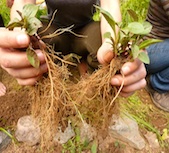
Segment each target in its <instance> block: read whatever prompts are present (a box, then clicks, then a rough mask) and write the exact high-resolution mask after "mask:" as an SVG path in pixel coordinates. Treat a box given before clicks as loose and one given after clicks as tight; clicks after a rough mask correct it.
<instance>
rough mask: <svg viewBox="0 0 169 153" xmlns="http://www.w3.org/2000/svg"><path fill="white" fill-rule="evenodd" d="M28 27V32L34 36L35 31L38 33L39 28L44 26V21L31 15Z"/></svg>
mask: <svg viewBox="0 0 169 153" xmlns="http://www.w3.org/2000/svg"><path fill="white" fill-rule="evenodd" d="M27 22H28V23H27V24H28V25H27V27H25V28H26V31H27V33H28V34H29V35H30V36H32V35H34V34H35V33H37V31H38V29H39V28H40V27H42V23H41V21H40V20H39V19H37V18H36V17H31V18H28V20H27Z"/></svg>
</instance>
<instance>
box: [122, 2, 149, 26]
mask: <svg viewBox="0 0 169 153" xmlns="http://www.w3.org/2000/svg"><path fill="white" fill-rule="evenodd" d="M148 6H149V0H121V12H122V20H123V24H124V26H125V25H126V24H127V23H128V22H130V21H131V17H130V16H129V15H126V14H128V13H127V10H128V9H131V10H133V11H135V12H136V14H138V15H139V16H138V19H139V21H144V20H145V19H146V14H147V10H148Z"/></svg>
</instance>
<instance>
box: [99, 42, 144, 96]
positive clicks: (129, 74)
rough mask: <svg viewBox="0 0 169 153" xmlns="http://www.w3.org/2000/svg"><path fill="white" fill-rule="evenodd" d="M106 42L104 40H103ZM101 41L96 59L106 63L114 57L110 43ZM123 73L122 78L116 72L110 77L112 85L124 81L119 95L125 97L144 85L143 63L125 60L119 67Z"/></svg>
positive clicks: (118, 84) (117, 84)
mask: <svg viewBox="0 0 169 153" xmlns="http://www.w3.org/2000/svg"><path fill="white" fill-rule="evenodd" d="M105 43H106V42H105ZM105 43H103V44H102V46H101V47H100V49H99V50H98V54H97V57H98V61H99V62H100V63H101V64H106V63H109V62H110V61H111V59H112V58H113V57H114V55H113V52H112V49H111V45H110V44H105ZM121 71H122V73H123V74H124V78H123V76H122V75H121V74H117V75H115V76H114V77H112V79H111V82H110V83H111V85H112V86H119V87H120V86H121V84H122V83H123V82H124V85H123V88H122V90H121V93H120V95H122V96H124V97H127V96H130V95H132V94H133V93H134V91H136V90H139V89H142V88H144V87H145V86H146V80H145V77H146V69H145V66H144V64H143V63H142V62H141V61H140V60H138V59H135V60H134V61H133V62H127V63H125V64H124V65H123V66H122V69H121Z"/></svg>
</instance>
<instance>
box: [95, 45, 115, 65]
mask: <svg viewBox="0 0 169 153" xmlns="http://www.w3.org/2000/svg"><path fill="white" fill-rule="evenodd" d="M113 57H114V53H113V50H112V45H111V44H109V43H103V44H102V45H101V47H100V48H99V50H98V52H97V59H98V61H99V63H100V64H108V63H110V61H111V60H112V58H113Z"/></svg>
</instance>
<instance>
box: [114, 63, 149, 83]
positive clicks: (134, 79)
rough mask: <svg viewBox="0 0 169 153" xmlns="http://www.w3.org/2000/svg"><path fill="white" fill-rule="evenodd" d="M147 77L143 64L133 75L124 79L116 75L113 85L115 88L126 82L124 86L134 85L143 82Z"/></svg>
mask: <svg viewBox="0 0 169 153" xmlns="http://www.w3.org/2000/svg"><path fill="white" fill-rule="evenodd" d="M145 77H146V70H145V67H144V65H143V64H141V65H140V67H139V68H138V69H137V70H136V71H134V72H133V73H132V74H129V75H127V76H124V78H123V77H122V75H120V74H118V75H115V76H114V77H113V78H112V79H111V84H112V85H115V86H120V85H121V84H122V82H124V86H127V85H130V84H134V83H136V82H138V81H139V80H142V79H143V78H145Z"/></svg>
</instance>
